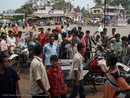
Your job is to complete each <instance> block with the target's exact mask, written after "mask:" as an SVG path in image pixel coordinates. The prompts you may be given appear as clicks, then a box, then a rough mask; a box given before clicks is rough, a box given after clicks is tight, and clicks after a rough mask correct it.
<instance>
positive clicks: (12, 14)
mask: <svg viewBox="0 0 130 98" xmlns="http://www.w3.org/2000/svg"><path fill="white" fill-rule="evenodd" d="M21 15H22V16H25V13H10V14H3V16H21Z"/></svg>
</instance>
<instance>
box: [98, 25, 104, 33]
mask: <svg viewBox="0 0 130 98" xmlns="http://www.w3.org/2000/svg"><path fill="white" fill-rule="evenodd" d="M102 31H103V28H102V27H101V26H99V27H98V35H100V32H102Z"/></svg>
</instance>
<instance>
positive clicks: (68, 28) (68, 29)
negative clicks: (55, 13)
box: [66, 23, 70, 35]
mask: <svg viewBox="0 0 130 98" xmlns="http://www.w3.org/2000/svg"><path fill="white" fill-rule="evenodd" d="M69 31H70V27H69V23H68V24H67V28H66V34H67V35H68V32H69Z"/></svg>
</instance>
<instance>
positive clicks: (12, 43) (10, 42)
mask: <svg viewBox="0 0 130 98" xmlns="http://www.w3.org/2000/svg"><path fill="white" fill-rule="evenodd" d="M7 44H8V46H12V45H13V46H14V47H15V46H16V39H15V38H14V37H13V38H11V37H8V38H7ZM14 47H11V51H12V52H13V50H14V49H15V48H14Z"/></svg>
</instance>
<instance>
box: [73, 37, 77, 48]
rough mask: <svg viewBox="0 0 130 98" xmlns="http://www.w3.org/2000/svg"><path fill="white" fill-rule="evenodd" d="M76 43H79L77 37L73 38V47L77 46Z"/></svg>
mask: <svg viewBox="0 0 130 98" xmlns="http://www.w3.org/2000/svg"><path fill="white" fill-rule="evenodd" d="M76 41H77V37H76V36H73V38H72V45H73V46H74V45H75V44H76Z"/></svg>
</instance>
